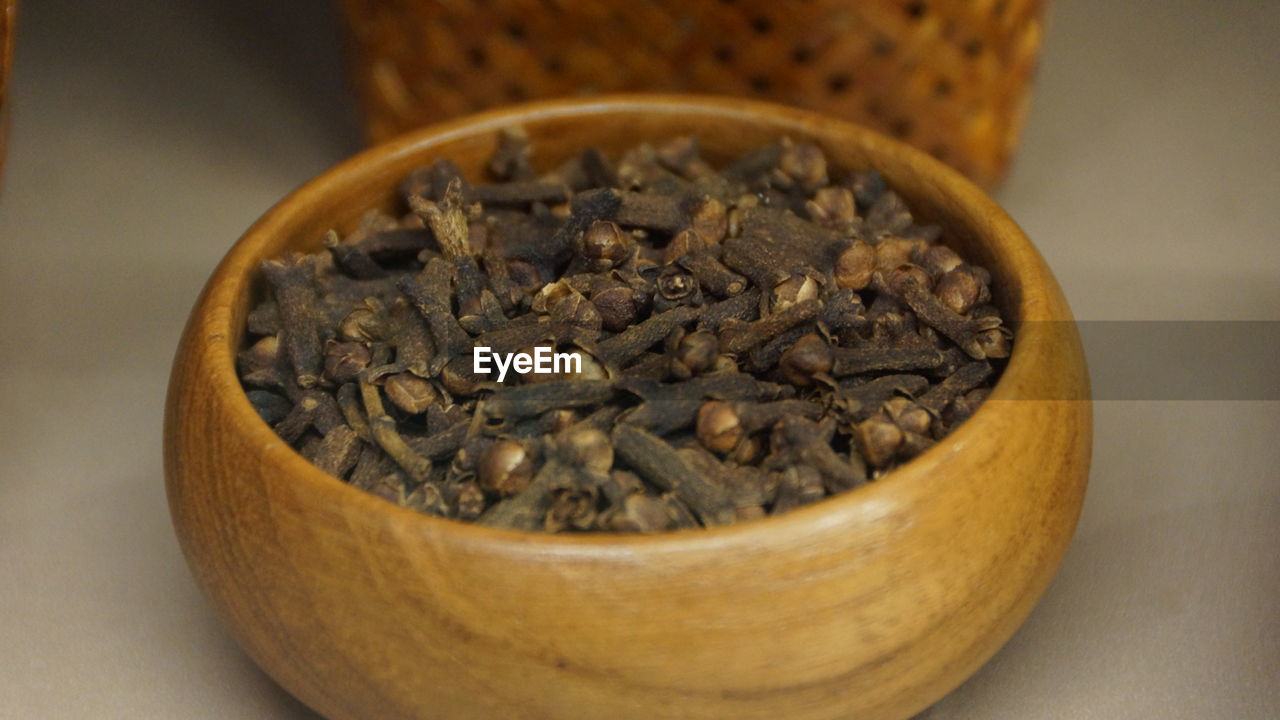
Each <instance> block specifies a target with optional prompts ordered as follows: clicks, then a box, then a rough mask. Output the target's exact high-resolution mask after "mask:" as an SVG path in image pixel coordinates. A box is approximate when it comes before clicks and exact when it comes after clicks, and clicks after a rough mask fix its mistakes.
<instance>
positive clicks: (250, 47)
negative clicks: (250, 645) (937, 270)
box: [0, 0, 1280, 720]
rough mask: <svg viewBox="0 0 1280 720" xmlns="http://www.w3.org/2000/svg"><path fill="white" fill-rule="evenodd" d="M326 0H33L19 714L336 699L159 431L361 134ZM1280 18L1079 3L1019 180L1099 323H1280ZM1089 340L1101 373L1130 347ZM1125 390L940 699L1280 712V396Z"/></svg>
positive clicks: (7, 233)
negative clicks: (1056, 531)
mask: <svg viewBox="0 0 1280 720" xmlns="http://www.w3.org/2000/svg"><path fill="white" fill-rule="evenodd" d="M259 5H268V6H270V7H268V8H266V9H263V8H260V7H258V6H259ZM323 6H324V5H323V4H322V3H302V2H295V3H257V2H250V1H249V0H234V1H231V0H227V1H224V2H218V1H217V0H206V1H204V2H201V1H199V0H171V1H170V2H144V1H143V0H129V1H123V2H98V1H96V0H95V1H93V2H89V1H86V0H81V1H76V0H28V1H27V2H26V3H25V7H24V8H23V14H22V17H21V18H20V23H19V30H20V32H19V41H18V53H17V55H18V56H17V65H18V67H17V75H16V78H15V82H14V85H13V90H14V98H13V99H14V102H15V107H14V118H13V119H14V124H13V132H12V136H11V137H10V152H9V157H8V166H7V168H6V171H7V172H6V175H7V182H6V186H5V188H4V195H3V197H2V199H0V317H2V318H3V320H0V368H3V372H2V373H0V398H3V399H2V400H0V403H2V404H0V409H2V411H0V431H2V432H0V457H3V460H4V474H3V480H0V718H81V717H93V718H178V717H181V718H218V719H222V718H307V717H311V716H310V715H309V714H308V712H307V711H306V710H305V709H304V708H302V707H301V706H300V705H299V704H298V703H296V702H295V701H293V700H292V699H290V698H289V697H288V696H286V695H285V694H284V693H283V692H281V691H280V690H278V689H277V688H276V687H275V686H274V685H273V684H272V683H271V682H270V680H268V679H267V678H266V677H265V676H263V675H262V674H261V673H260V672H258V671H257V670H256V669H255V668H254V666H253V665H252V664H251V663H250V662H249V661H248V660H247V659H246V658H245V657H244V656H243V655H242V654H241V653H240V652H239V651H238V650H237V649H236V647H235V646H234V645H233V644H232V642H231V641H230V640H229V639H228V638H227V636H226V635H224V634H223V633H222V631H221V630H220V629H219V628H218V627H217V625H216V624H215V621H214V620H213V618H212V617H211V615H210V612H209V610H208V608H207V607H206V606H205V604H204V603H203V601H202V599H201V598H200V596H199V595H198V594H197V592H196V589H195V587H194V585H193V584H192V582H191V580H190V577H189V576H188V573H187V570H186V567H185V566H184V564H183V561H182V558H181V556H180V554H179V552H178V548H177V546H176V544H175V542H174V539H173V536H172V533H171V530H170V527H169V520H168V515H167V510H166V506H165V500H164V494H163V488H162V482H161V467H160V427H161V403H162V399H163V395H164V387H165V378H166V376H167V373H168V363H169V359H170V355H171V353H172V350H173V347H174V345H175V342H176V340H177V336H178V332H179V329H180V327H181V323H182V320H183V318H184V317H185V315H186V312H187V310H188V308H189V307H190V305H191V303H192V301H193V300H194V297H195V295H196V292H197V291H198V289H199V286H200V284H201V283H202V282H203V281H204V279H205V277H206V276H207V274H208V273H209V272H210V270H211V269H212V268H213V265H214V264H215V263H216V261H217V259H218V258H219V257H220V256H221V255H222V253H223V252H224V251H225V250H226V248H227V246H228V245H229V244H230V243H231V242H232V241H233V240H234V239H235V237H236V236H237V235H238V234H239V233H240V231H241V230H243V229H244V228H245V227H246V226H247V225H248V224H249V223H250V222H251V221H252V220H253V219H254V218H255V217H256V216H257V215H258V214H259V213H260V212H262V211H263V210H264V209H266V208H267V207H268V206H269V205H270V204H271V203H272V202H273V201H275V200H276V199H278V198H279V197H280V196H282V195H283V194H284V193H285V192H286V191H288V190H289V189H290V188H291V187H292V186H294V185H296V184H297V183H299V182H301V181H303V180H304V179H306V178H307V177H309V176H311V175H312V174H314V173H316V172H318V171H320V170H321V169H323V168H324V167H326V166H327V165H329V164H331V163H332V162H334V161H336V160H337V159H339V158H341V157H342V156H343V155H345V154H347V153H348V152H349V151H351V150H352V149H353V148H354V146H355V142H356V140H355V138H356V134H355V131H354V122H353V112H352V110H351V109H350V108H349V107H348V104H347V101H346V97H345V95H344V94H343V92H344V87H343V84H342V79H341V76H340V72H341V65H340V62H339V59H338V58H337V57H336V55H337V53H336V50H335V48H336V45H335V40H336V38H335V37H334V29H333V25H332V17H330V16H329V15H328V13H327V12H325V11H323V10H320V9H317V8H322V7H323ZM308 8H310V9H308ZM1277 28H1280V3H1274V2H1250V1H1247V0H1232V1H1224V2H1214V1H1212V0H1201V1H1199V2H1193V1H1190V0H1188V1H1182V2H1166V3H1138V2H1114V1H1112V0H1058V1H1057V2H1055V4H1054V8H1053V15H1052V17H1051V23H1050V27H1049V32H1048V37H1047V47H1046V56H1045V59H1044V64H1043V70H1042V74H1041V82H1040V86H1039V92H1038V95H1037V98H1036V102H1035V106H1034V112H1033V115H1032V117H1031V121H1030V124H1029V126H1028V128H1027V131H1026V136H1025V144H1024V146H1023V148H1022V152H1021V155H1020V158H1019V162H1018V164H1017V168H1016V171H1015V172H1014V173H1013V175H1012V177H1011V178H1010V180H1009V182H1008V184H1007V185H1006V187H1005V188H1004V189H1003V191H1001V193H1000V195H999V197H1000V199H1001V200H1002V201H1003V202H1004V204H1005V205H1006V206H1007V207H1008V209H1009V210H1010V211H1011V212H1012V214H1013V215H1014V216H1015V217H1016V218H1017V219H1018V220H1019V221H1020V222H1021V223H1023V225H1024V226H1025V227H1026V229H1027V230H1028V232H1029V234H1030V235H1031V237H1032V238H1033V239H1034V240H1035V241H1036V242H1037V243H1038V244H1039V246H1040V248H1041V249H1042V251H1043V252H1044V254H1045V255H1046V256H1047V257H1048V259H1049V261H1050V263H1051V265H1052V266H1053V267H1054V268H1055V269H1056V271H1057V272H1058V274H1059V277H1060V279H1061V280H1062V283H1063V285H1064V286H1065V288H1066V291H1067V294H1068V296H1069V297H1070V298H1071V300H1072V302H1073V304H1074V306H1075V309H1076V311H1077V314H1078V315H1079V317H1080V318H1082V319H1087V320H1137V319H1168V320H1227V319H1235V320H1269V321H1277V320H1280V250H1277V248H1278V247H1280V221H1278V219H1277V211H1276V207H1277V193H1278V191H1280V136H1278V135H1277V132H1276V131H1277V129H1278V128H1280V122H1278V121H1280V97H1278V88H1280V83H1278V82H1277V78H1280V51H1277V44H1276V42H1275V39H1274V37H1273V35H1274V33H1275V30H1276V29H1277ZM1089 351H1090V354H1091V357H1094V358H1095V373H1099V372H1101V373H1105V372H1106V371H1107V363H1106V357H1107V354H1108V353H1114V352H1116V349H1115V348H1108V347H1098V346H1096V344H1095V346H1093V347H1090V348H1089ZM1254 360H1255V361H1256V364H1258V365H1261V366H1263V367H1265V368H1269V369H1270V372H1272V373H1273V375H1272V377H1273V378H1274V377H1275V375H1274V373H1275V372H1276V371H1275V370H1274V367H1273V361H1274V358H1271V357H1258V358H1255V359H1254ZM1180 362H1181V359H1180V356H1178V355H1169V356H1167V357H1160V358H1159V362H1158V363H1157V365H1158V366H1157V367H1154V368H1153V369H1152V372H1153V373H1157V374H1158V373H1159V372H1161V371H1162V370H1161V368H1162V367H1166V366H1176V365H1178V363H1180ZM1193 370H1196V371H1200V372H1204V371H1210V372H1211V369H1200V368H1193ZM1271 397H1275V396H1274V395H1271ZM1096 413H1097V438H1096V455H1095V461H1094V470H1093V476H1092V484H1091V487H1090V491H1089V496H1088V500H1087V502H1086V505H1085V511H1084V516H1083V518H1082V520H1081V524H1080V529H1079V533H1078V535H1077V537H1076V541H1075V544H1074V546H1073V547H1072V549H1071V552H1070V555H1069V556H1068V558H1067V560H1066V564H1065V566H1064V568H1063V570H1062V572H1061V574H1060V575H1059V576H1058V578H1057V580H1056V581H1055V583H1054V585H1053V587H1052V588H1051V589H1050V590H1049V593H1048V594H1047V596H1046V597H1045V599H1044V601H1043V602H1042V603H1041V604H1040V606H1039V607H1038V609H1037V610H1036V611H1035V613H1034V614H1033V615H1032V617H1031V619H1030V620H1029V621H1028V623H1027V624H1026V626H1025V627H1024V628H1023V629H1022V630H1021V631H1020V632H1019V633H1018V634H1017V636H1016V637H1015V638H1014V639H1013V641H1012V642H1011V643H1010V644H1009V645H1008V646H1007V647H1006V648H1005V649H1004V650H1003V651H1002V652H1001V653H1000V654H999V655H998V656H997V657H996V659H995V660H994V661H992V662H991V664H989V665H988V666H987V667H986V668H984V669H983V670H982V671H981V672H980V673H979V674H978V675H977V676H976V677H974V678H973V679H972V680H970V681H969V682H968V683H966V684H965V685H964V686H963V687H962V688H960V689H959V690H957V691H956V692H955V693H954V694H952V695H951V696H949V697H948V698H946V699H945V700H944V701H942V702H941V703H940V704H939V705H938V706H936V707H935V708H933V709H932V710H930V711H929V712H928V713H926V716H927V717H928V718H930V719H931V720H944V719H950V718H991V719H995V720H1002V719H1006V718H1007V719H1010V720H1012V719H1015V718H1016V719H1019V720H1021V719H1025V718H1154V717H1159V718H1274V717H1280V470H1278V468H1280V442H1277V430H1278V429H1280V423H1278V422H1277V421H1278V420H1280V403H1277V402H1225V401H1217V402H1214V401H1198V402H1190V401H1180V402H1179V401H1171V400H1154V401H1144V402H1135V401H1105V402H1100V403H1098V404H1097V407H1096Z"/></svg>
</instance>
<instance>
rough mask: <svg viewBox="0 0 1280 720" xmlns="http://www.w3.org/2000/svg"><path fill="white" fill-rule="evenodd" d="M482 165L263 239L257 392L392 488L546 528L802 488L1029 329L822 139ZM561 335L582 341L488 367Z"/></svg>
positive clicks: (404, 496) (815, 485)
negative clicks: (392, 201)
mask: <svg viewBox="0 0 1280 720" xmlns="http://www.w3.org/2000/svg"><path fill="white" fill-rule="evenodd" d="M487 170H488V173H489V174H490V175H491V177H490V178H489V181H488V182H486V183H484V184H473V183H471V182H469V181H468V179H467V178H465V177H464V176H463V173H462V172H461V170H460V169H459V168H458V167H457V166H456V165H455V164H454V163H452V162H450V161H448V160H440V161H437V162H435V163H434V164H432V165H430V166H428V167H423V168H420V169H418V170H415V171H414V172H412V173H411V174H410V175H409V176H408V177H407V178H405V179H404V181H403V183H402V184H401V186H400V188H399V195H400V196H401V201H402V202H403V205H402V207H401V209H400V213H401V214H400V215H399V216H395V215H389V214H386V213H384V212H381V211H377V210H373V211H370V212H369V213H367V214H366V215H365V216H364V218H363V219H362V220H361V222H360V223H359V226H358V227H356V228H355V229H354V230H353V231H352V232H350V233H348V234H347V235H346V236H345V237H344V236H341V235H339V234H338V233H337V232H334V231H330V232H329V233H328V234H327V235H326V236H325V237H324V238H323V245H324V249H323V250H322V251H321V252H319V253H316V254H310V255H305V254H298V253H289V254H287V255H285V256H283V257H280V258H278V259H274V260H269V261H266V262H264V263H263V264H262V274H263V277H264V278H265V281H266V282H265V285H266V286H267V289H268V291H269V292H267V293H265V295H266V296H267V299H265V300H264V301H262V302H261V303H260V304H258V305H257V306H256V307H255V308H254V309H253V310H252V311H251V312H250V313H249V317H248V322H247V324H248V332H249V335H250V338H251V339H250V342H249V343H248V345H247V347H246V348H245V349H244V350H243V351H242V352H241V353H240V354H239V357H238V367H239V372H240V377H241V380H242V381H243V383H244V385H245V387H246V389H247V391H248V397H249V399H250V401H251V402H252V404H253V406H254V407H255V408H256V409H257V411H258V413H259V414H260V415H261V416H262V418H263V419H264V420H266V421H267V422H268V423H269V424H271V426H272V427H274V428H275V430H276V432H277V433H278V434H279V435H280V437H281V438H283V439H284V440H285V441H286V442H288V443H290V444H291V445H292V446H293V447H295V448H297V449H298V450H299V451H300V452H301V453H302V455H303V456H305V457H306V458H307V459H308V460H310V461H311V462H312V463H314V464H315V465H316V466H318V467H319V468H321V469H322V470H324V471H325V472H327V473H330V474H332V475H333V476H335V477H338V478H341V479H342V480H344V481H346V482H348V483H350V484H352V485H354V486H356V487H358V488H361V489H363V490H367V491H369V492H371V493H374V494H376V495H378V496H381V497H383V498H385V499H387V500H390V501H391V502H395V503H398V504H400V505H403V506H406V507H410V508H414V509H417V510H420V511H422V512H425V513H429V514H432V515H438V516H442V517H450V518H457V519H460V520H470V521H475V522H479V523H481V524H484V525H491V526H501V527H508V528H517V529H522V530H546V531H550V532H557V531H617V532H657V531H663V530H671V529H677V528H687V527H700V526H708V527H709V526H714V525H724V524H727V523H732V522H735V521H738V520H743V519H749V518H758V517H763V516H765V515H769V514H775V513H780V512H785V511H786V510H788V509H791V508H794V507H796V506H798V505H803V504H806V503H811V502H814V501H816V500H819V499H821V498H824V497H826V496H828V495H832V494H835V493H840V492H844V491H846V490H850V489H852V488H855V487H857V486H859V485H861V484H863V483H866V482H868V481H872V480H875V479H876V478H877V477H879V476H880V475H881V474H883V473H885V472H887V471H889V470H891V469H892V468H893V467H895V466H896V465H898V464H900V463H902V462H905V461H907V460H909V459H911V458H912V457H915V456H916V455H918V454H919V453H921V452H923V451H925V450H927V449H928V448H929V447H930V446H932V445H933V444H934V443H935V442H937V440H938V439H939V438H941V437H942V436H944V435H946V434H947V433H948V432H949V431H950V430H951V429H953V428H954V427H955V426H956V425H958V424H959V423H961V422H963V421H964V420H965V419H966V418H967V417H969V416H970V415H971V414H972V413H973V412H974V410H975V409H976V407H977V406H978V405H979V404H980V403H981V402H982V401H983V399H984V398H985V397H986V395H987V393H988V392H989V388H990V386H991V384H992V382H993V381H994V378H995V376H996V375H997V374H998V373H997V371H996V370H997V367H998V365H999V360H1000V359H1002V358H1006V357H1008V355H1009V352H1010V346H1011V341H1012V336H1011V333H1010V332H1009V330H1008V328H1006V327H1005V326H1004V325H1003V324H1002V322H1001V318H1000V314H999V312H998V311H997V310H996V308H995V307H994V306H993V305H991V304H990V302H991V294H990V291H989V289H988V284H989V282H990V277H989V275H988V273H987V272H986V271H985V270H983V269H982V268H980V267H976V266H973V265H970V264H967V263H966V262H965V261H964V260H963V259H962V258H960V257H959V256H958V255H957V254H956V253H955V252H954V251H952V250H951V249H950V248H948V247H947V246H946V245H943V244H940V243H939V242H938V240H939V236H940V235H941V230H940V228H938V227H936V226H931V225H921V224H917V223H916V221H915V220H914V219H913V218H912V215H911V213H910V211H909V210H908V208H907V207H906V205H905V204H904V202H903V201H902V199H901V198H900V197H899V196H898V195H897V194H895V193H894V192H893V190H891V189H889V188H887V187H886V186H885V183H884V180H883V179H882V178H881V177H880V176H879V175H878V174H876V173H875V172H855V173H852V174H849V175H848V176H847V177H843V178H841V179H838V180H837V179H833V178H832V177H831V175H830V174H829V172H830V170H829V168H828V167H827V161H826V158H825V156H824V154H823V152H822V150H821V149H820V148H819V147H817V146H816V145H813V144H810V143H806V142H794V141H792V140H790V139H786V138H784V139H782V140H781V141H780V142H777V143H775V144H772V145H768V146H765V147H761V148H758V149H755V150H752V151H751V152H749V153H747V154H745V155H743V156H741V157H740V158H738V159H737V160H735V161H733V162H731V163H730V164H729V165H727V166H726V167H724V168H723V169H722V170H720V171H716V170H715V169H714V168H713V167H712V166H711V165H710V164H709V163H708V162H707V161H706V160H704V159H703V157H702V156H701V153H700V151H699V146H698V143H697V140H696V139H695V138H689V137H679V138H674V139H672V140H670V141H667V142H665V143H663V144H660V145H656V146H655V145H641V146H639V147H636V148H634V149H632V150H630V151H628V152H627V153H625V154H624V155H623V156H622V157H621V158H617V159H616V160H611V159H610V158H608V157H606V156H605V155H604V154H603V153H601V152H600V151H598V150H595V149H587V150H585V151H583V152H582V153H581V154H579V155H577V156H576V157H574V158H572V159H570V160H569V161H567V162H565V163H564V164H562V165H561V166H560V167H558V168H556V169H554V170H552V171H551V172H549V173H545V174H538V173H536V172H535V171H534V169H533V164H532V153H531V147H530V143H529V141H528V139H527V137H526V135H525V134H524V133H523V132H522V131H521V130H520V129H518V128H513V129H509V130H506V131H504V132H502V133H501V135H500V138H499V139H498V143H497V150H496V153H495V155H494V157H493V158H492V160H491V162H490V163H489V165H488V168H487ZM542 351H545V352H547V353H553V354H555V356H556V357H557V358H558V359H560V360H564V361H565V362H564V363H562V364H557V366H555V367H554V368H552V369H551V371H550V372H539V371H538V370H540V369H542V370H546V369H547V368H539V367H530V364H529V363H528V362H525V363H523V364H521V363H520V362H518V361H517V362H515V363H514V364H513V365H512V366H511V367H512V371H511V372H509V373H504V374H505V377H504V378H503V381H502V382H498V380H497V378H498V376H499V374H498V373H497V372H489V373H488V374H486V373H483V372H478V371H477V367H479V365H478V360H479V359H480V358H481V354H483V353H487V354H488V355H489V356H491V357H500V356H504V355H505V356H507V357H508V358H511V357H518V356H520V355H524V356H525V357H526V359H527V358H528V357H532V356H534V355H536V354H537V353H539V352H542ZM992 360H995V361H997V362H996V365H995V366H993V364H992V362H991V361H992ZM569 361H572V362H569Z"/></svg>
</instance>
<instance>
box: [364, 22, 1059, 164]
mask: <svg viewBox="0 0 1280 720" xmlns="http://www.w3.org/2000/svg"><path fill="white" fill-rule="evenodd" d="M343 4H344V6H345V11H346V15H347V19H348V24H349V27H350V29H351V33H350V35H351V38H352V44H353V49H354V53H353V59H354V62H355V64H356V78H357V83H358V85H359V88H360V92H361V95H362V99H363V103H364V106H365V112H366V127H367V131H368V134H369V137H370V138H371V139H373V140H382V139H385V138H387V137H390V136H392V135H395V134H397V133H400V132H403V131H405V130H408V129H411V128H413V127H417V126H419V125H422V124H425V123H428V122H431V121H434V120H439V119H442V118H446V117H450V116H453V115H458V114H462V113H465V112H469V111H472V110H477V109H481V108H487V107H492V106H496V105H502V104H504V103H510V102H514V101H519V100H525V99H531V98H541V97H553V96H564V95H573V94H589V93H604V92H621V91H630V90H652V91H676V92H680V91H687V92H714V93H727V94H736V95H753V96H757V97H761V98H765V99H771V100H775V101H779V102H784V103H791V104H794V105H799V106H803V107H808V108H813V109H817V110H820V111H824V112H827V113H831V114H834V115H838V116H843V117H846V118H850V119H853V120H857V121H860V122H862V123H864V124H867V125H870V126H872V127H875V128H878V129H881V130H883V131H885V132H888V133H890V134H892V135H894V136H897V137H899V138H902V139H904V140H907V141H908V142H911V143H913V144H915V145H917V146H919V147H921V148H923V149H925V150H927V151H928V152H930V153H933V154H934V155H936V156H937V157H939V158H941V159H942V160H944V161H947V162H949V163H951V164H952V165H953V166H955V167H957V168H959V169H960V170H961V171H963V172H964V173H966V174H968V175H969V176H970V177H972V178H973V179H975V180H977V181H978V182H979V183H981V184H983V185H987V186H990V185H993V184H994V183H996V182H997V181H998V180H999V179H1000V178H1001V176H1002V175H1003V174H1004V171H1005V168H1006V166H1007V164H1008V161H1009V156H1010V154H1011V152H1012V150H1013V148H1014V146H1015V145H1016V143H1017V139H1018V133H1019V130H1020V128H1021V126H1022V120H1023V116H1024V113H1025V109H1026V101H1027V96H1028V88H1029V83H1030V79H1031V75H1032V71H1033V70H1034V67H1035V63H1036V57H1037V55H1038V52H1039V48H1040V20H1041V14H1042V12H1043V6H1044V0H807V1H805V0H737V1H736V2H735V1H734V0H599V1H594V2H592V1H588V0H343Z"/></svg>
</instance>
